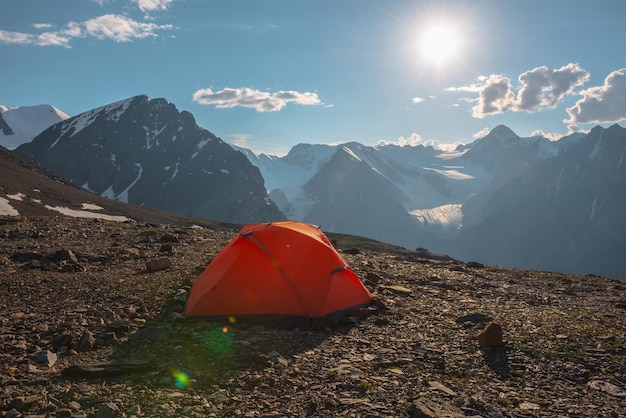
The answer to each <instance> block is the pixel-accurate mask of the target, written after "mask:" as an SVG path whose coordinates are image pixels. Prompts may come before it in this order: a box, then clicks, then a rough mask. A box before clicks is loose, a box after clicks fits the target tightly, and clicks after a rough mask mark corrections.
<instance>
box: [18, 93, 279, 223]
mask: <svg viewBox="0 0 626 418" xmlns="http://www.w3.org/2000/svg"><path fill="white" fill-rule="evenodd" d="M15 152H16V153H18V154H20V155H23V156H25V157H27V158H29V159H32V160H34V161H36V162H38V163H39V164H41V165H42V166H44V167H46V168H47V169H49V170H51V171H52V172H54V173H56V174H57V175H59V176H61V177H63V178H66V179H68V180H69V181H71V182H72V183H74V184H77V185H79V186H81V187H83V188H84V189H87V190H90V191H93V192H94V193H96V194H99V195H101V196H103V197H107V198H110V199H115V200H120V201H123V202H128V203H132V204H135V205H141V206H147V207H152V208H157V209H160V210H164V211H169V212H173V213H177V214H181V215H184V216H190V217H198V218H206V219H213V220H217V221H224V222H232V223H248V222H262V221H270V220H278V219H284V215H283V214H282V213H281V212H280V211H279V210H278V208H277V206H276V205H275V204H274V203H273V202H272V201H271V200H270V199H269V198H268V196H267V193H266V190H265V187H264V184H263V178H262V177H261V174H260V173H259V170H258V169H257V168H256V167H254V166H252V165H251V164H250V163H249V161H248V160H247V158H246V157H245V156H244V155H243V154H241V153H240V152H237V151H235V150H233V149H232V148H231V147H230V146H228V145H227V144H226V143H224V142H223V141H222V140H221V139H219V138H217V137H216V136H215V135H213V134H212V133H211V132H209V131H207V130H205V129H202V128H200V127H199V126H198V125H197V124H196V122H195V119H194V118H193V116H192V115H191V113H189V112H184V111H183V112H179V111H178V110H177V109H176V107H175V106H174V105H173V104H171V103H168V102H167V101H166V100H164V99H151V98H150V97H148V96H145V95H142V96H136V97H132V98H130V99H127V100H122V101H119V102H116V103H112V104H109V105H107V106H103V107H100V108H97V109H93V110H90V111H87V112H84V113H81V114H80V115H78V116H75V117H73V118H70V119H67V120H65V121H62V122H59V123H57V124H55V125H53V126H51V127H49V128H48V129H46V130H45V131H44V132H42V133H41V134H40V135H38V136H37V137H36V138H35V139H34V140H33V141H32V142H30V143H27V144H23V145H21V146H19V147H18V148H16V150H15Z"/></svg>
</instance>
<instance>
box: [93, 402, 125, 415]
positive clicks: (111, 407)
mask: <svg viewBox="0 0 626 418" xmlns="http://www.w3.org/2000/svg"><path fill="white" fill-rule="evenodd" d="M119 416H122V411H120V407H119V406H117V404H116V403H114V402H107V403H105V404H104V405H102V406H100V408H98V412H96V415H95V418H116V417H119Z"/></svg>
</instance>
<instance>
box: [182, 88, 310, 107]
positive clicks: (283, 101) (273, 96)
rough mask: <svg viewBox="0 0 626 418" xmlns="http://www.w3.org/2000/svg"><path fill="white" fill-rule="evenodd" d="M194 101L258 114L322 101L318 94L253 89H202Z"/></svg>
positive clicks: (195, 95) (196, 94)
mask: <svg viewBox="0 0 626 418" xmlns="http://www.w3.org/2000/svg"><path fill="white" fill-rule="evenodd" d="M193 101H194V102H196V103H199V104H203V105H215V107H217V108H218V109H227V108H232V107H247V108H251V109H254V110H256V111H257V112H276V111H278V110H280V109H282V108H283V107H285V106H286V105H287V104H288V103H295V104H300V105H320V104H322V101H321V100H320V99H319V97H318V96H317V94H316V93H311V92H304V93H301V92H297V91H283V90H280V91H277V92H276V93H270V92H266V91H260V90H253V89H251V88H247V87H246V88H238V89H234V88H225V89H223V90H220V91H215V92H214V91H213V90H212V89H210V88H207V89H200V90H198V91H196V92H195V93H194V94H193Z"/></svg>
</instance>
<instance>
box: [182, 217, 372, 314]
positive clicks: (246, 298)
mask: <svg viewBox="0 0 626 418" xmlns="http://www.w3.org/2000/svg"><path fill="white" fill-rule="evenodd" d="M370 301H371V294H370V293H369V291H368V290H367V289H366V288H365V287H364V286H363V284H362V283H361V282H360V281H359V279H358V277H357V276H356V274H355V273H354V272H353V271H352V270H350V269H349V268H348V266H347V265H346V262H345V261H344V260H343V258H341V256H340V255H339V253H338V252H337V251H336V250H335V248H334V247H333V246H332V244H331V243H330V241H329V240H328V238H327V237H326V235H324V233H323V232H322V231H321V230H320V229H319V228H318V227H315V226H312V225H309V224H305V223H300V222H292V221H285V222H270V223H264V224H250V225H246V226H245V227H243V229H242V230H241V231H239V234H237V236H236V237H234V238H233V239H232V240H231V241H230V242H229V243H228V244H227V245H226V246H225V247H224V248H223V249H222V250H221V251H220V252H219V254H217V255H216V256H215V258H214V259H213V261H211V263H210V264H209V265H208V266H207V268H206V269H205V270H204V272H203V273H202V274H200V276H199V277H198V279H197V280H196V281H195V283H194V284H193V286H192V287H191V292H190V293H189V298H188V300H187V306H186V308H185V314H186V315H187V316H230V315H232V316H235V317H236V316H237V315H295V316H302V317H308V318H316V317H320V316H324V315H327V314H330V313H333V312H336V311H340V310H343V309H346V308H351V307H355V306H358V305H364V304H368V303H370Z"/></svg>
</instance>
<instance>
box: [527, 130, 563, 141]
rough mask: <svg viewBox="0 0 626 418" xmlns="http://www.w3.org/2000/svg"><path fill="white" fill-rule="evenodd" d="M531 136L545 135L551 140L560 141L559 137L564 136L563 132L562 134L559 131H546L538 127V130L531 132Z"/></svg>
mask: <svg viewBox="0 0 626 418" xmlns="http://www.w3.org/2000/svg"><path fill="white" fill-rule="evenodd" d="M530 136H531V137H532V136H543V137H544V138H546V139H548V140H549V141H553V142H554V141H558V140H559V139H561V138H562V137H563V134H560V133H558V132H544V131H543V130H541V129H537V130H536V131H533V132H531V133H530Z"/></svg>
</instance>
